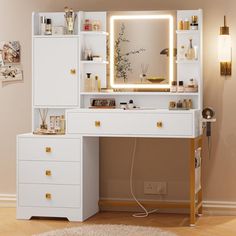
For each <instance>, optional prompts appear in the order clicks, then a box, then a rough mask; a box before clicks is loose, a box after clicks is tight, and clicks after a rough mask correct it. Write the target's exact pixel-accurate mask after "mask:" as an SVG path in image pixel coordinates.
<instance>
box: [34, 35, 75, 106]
mask: <svg viewBox="0 0 236 236" xmlns="http://www.w3.org/2000/svg"><path fill="white" fill-rule="evenodd" d="M77 49H78V39H76V38H35V39H34V48H33V50H34V51H33V76H34V105H39V106H40V105H46V106H76V105H77V103H78V94H77V92H78V79H77V71H76V68H77V55H78V50H77Z"/></svg>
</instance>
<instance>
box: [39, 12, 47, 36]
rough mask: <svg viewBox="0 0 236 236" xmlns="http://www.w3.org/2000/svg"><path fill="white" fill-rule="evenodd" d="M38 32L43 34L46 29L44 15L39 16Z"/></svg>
mask: <svg viewBox="0 0 236 236" xmlns="http://www.w3.org/2000/svg"><path fill="white" fill-rule="evenodd" d="M40 22H41V23H40V34H41V35H44V34H45V31H46V17H45V16H41V17H40Z"/></svg>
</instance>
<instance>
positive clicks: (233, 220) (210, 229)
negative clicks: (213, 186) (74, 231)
mask: <svg viewBox="0 0 236 236" xmlns="http://www.w3.org/2000/svg"><path fill="white" fill-rule="evenodd" d="M81 224H126V225H142V226H153V227H159V228H162V229H163V230H168V231H170V232H174V233H176V234H177V235H183V236H236V216H202V217H201V218H200V219H198V222H197V225H196V226H195V227H189V226H188V216H187V215H182V214H179V215H178V214H153V215H150V216H149V217H147V218H134V217H132V214H131V213H121V212H101V213H99V214H97V215H95V216H93V217H91V218H90V219H89V220H87V221H86V222H84V223H71V222H68V221H67V220H58V219H53V220H51V219H50V220H49V219H33V220H29V221H27V220H16V219H15V209H14V208H0V235H1V236H28V235H32V234H35V233H41V232H44V231H49V230H54V229H59V228H64V227H75V226H79V225H81Z"/></svg>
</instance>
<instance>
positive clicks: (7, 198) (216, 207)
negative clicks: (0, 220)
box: [0, 194, 236, 215]
mask: <svg viewBox="0 0 236 236" xmlns="http://www.w3.org/2000/svg"><path fill="white" fill-rule="evenodd" d="M106 201H109V203H110V204H111V205H112V206H110V207H109V208H112V210H118V211H119V210H120V209H121V208H122V209H121V210H123V211H125V210H131V211H132V210H133V211H134V210H137V209H139V208H138V207H137V208H135V204H134V203H131V205H132V208H133V209H131V208H130V206H128V205H129V202H133V199H131V198H100V203H102V204H101V208H104V207H105V205H104V203H105V202H106ZM140 201H144V202H145V203H147V204H148V205H149V206H150V207H153V205H155V204H156V206H157V207H158V206H159V207H160V203H166V204H165V205H164V208H168V206H169V204H170V205H171V206H172V207H173V206H174V204H177V205H180V206H182V208H185V207H186V206H187V204H188V203H189V201H188V200H170V201H160V200H153V199H150V200H147V199H140ZM112 202H121V204H120V205H117V206H116V204H112ZM122 202H124V203H126V206H122V205H125V204H122ZM172 204H173V205H172ZM102 205H103V206H102ZM0 207H16V195H15V194H0ZM117 208H118V209H117ZM134 208H135V209H134ZM186 208H188V207H186ZM203 211H204V213H205V214H207V215H236V202H232V201H203Z"/></svg>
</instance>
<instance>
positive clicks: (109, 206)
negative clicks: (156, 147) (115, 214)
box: [99, 198, 236, 215]
mask: <svg viewBox="0 0 236 236" xmlns="http://www.w3.org/2000/svg"><path fill="white" fill-rule="evenodd" d="M140 201H141V202H144V203H145V205H146V206H147V207H151V208H160V209H161V211H160V212H167V211H166V209H168V212H171V213H172V212H174V213H186V212H188V208H189V207H188V204H189V201H188V200H175V201H174V200H171V201H170V200H168V201H162V200H153V199H149V200H147V199H140ZM99 205H100V208H101V209H102V210H108V211H110V210H112V211H120V210H122V211H137V210H140V208H139V207H138V206H137V205H136V203H135V202H134V201H133V199H131V198H101V199H100V204H99ZM175 206H176V210H174V211H173V208H175ZM179 207H180V208H181V210H179V209H177V208H179ZM163 209H164V210H163ZM169 209H170V210H169ZM183 209H185V210H183ZM203 212H204V214H206V215H236V202H228V201H203Z"/></svg>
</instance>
